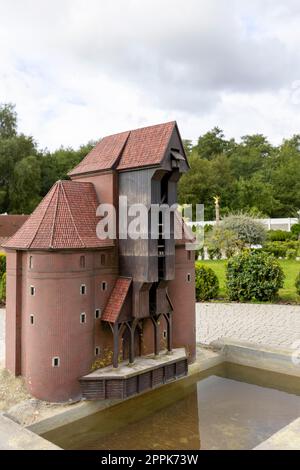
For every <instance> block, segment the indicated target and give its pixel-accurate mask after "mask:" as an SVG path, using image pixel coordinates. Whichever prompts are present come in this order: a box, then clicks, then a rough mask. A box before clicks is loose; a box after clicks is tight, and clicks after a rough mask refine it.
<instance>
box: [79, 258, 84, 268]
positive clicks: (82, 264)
mask: <svg viewBox="0 0 300 470" xmlns="http://www.w3.org/2000/svg"><path fill="white" fill-rule="evenodd" d="M80 267H81V268H85V256H80Z"/></svg>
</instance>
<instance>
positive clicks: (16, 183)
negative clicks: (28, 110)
mask: <svg viewBox="0 0 300 470" xmlns="http://www.w3.org/2000/svg"><path fill="white" fill-rule="evenodd" d="M94 145H95V143H94V142H89V143H88V144H86V145H82V146H81V147H80V148H79V149H77V150H74V149H73V148H64V147H60V148H59V149H58V150H56V151H54V152H49V151H47V150H45V151H41V150H39V149H38V147H37V144H36V142H35V140H34V138H33V137H32V136H26V135H24V134H21V133H18V132H17V113H16V111H15V106H14V105H13V104H10V103H8V104H2V105H1V104H0V213H4V212H9V213H11V214H30V213H31V212H32V211H33V210H34V209H35V207H36V206H37V204H38V203H39V202H40V200H41V199H42V198H43V197H44V196H45V195H46V194H47V192H48V191H49V189H50V188H51V186H52V185H53V184H54V183H55V181H57V180H59V179H66V178H67V173H68V171H69V170H71V169H72V168H73V167H74V166H75V165H77V164H78V163H79V162H80V161H81V160H82V158H83V157H85V155H86V154H87V153H88V152H89V151H90V150H91V148H92V147H93V146H94Z"/></svg>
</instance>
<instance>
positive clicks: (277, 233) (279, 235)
mask: <svg viewBox="0 0 300 470" xmlns="http://www.w3.org/2000/svg"><path fill="white" fill-rule="evenodd" d="M291 238H292V233H291V232H285V231H284V230H269V231H268V232H267V241H269V242H285V241H287V240H290V239H291Z"/></svg>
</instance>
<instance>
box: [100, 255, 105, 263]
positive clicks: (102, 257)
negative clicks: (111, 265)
mask: <svg viewBox="0 0 300 470" xmlns="http://www.w3.org/2000/svg"><path fill="white" fill-rule="evenodd" d="M105 262H106V256H105V255H104V254H102V255H101V264H102V265H104V264H105Z"/></svg>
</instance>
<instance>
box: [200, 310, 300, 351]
mask: <svg viewBox="0 0 300 470" xmlns="http://www.w3.org/2000/svg"><path fill="white" fill-rule="evenodd" d="M196 312H197V314H196V315H197V316H196V325H197V326H196V328H197V342H199V343H202V344H210V343H211V342H212V341H215V340H217V339H220V338H222V337H226V338H232V339H235V340H238V341H248V342H250V343H258V344H264V345H270V346H279V347H284V348H292V347H293V344H294V343H295V342H296V341H298V342H299V343H300V306H293V305H263V304H230V303H228V304H225V303H203V304H202V303H199V304H197V306H196Z"/></svg>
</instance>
